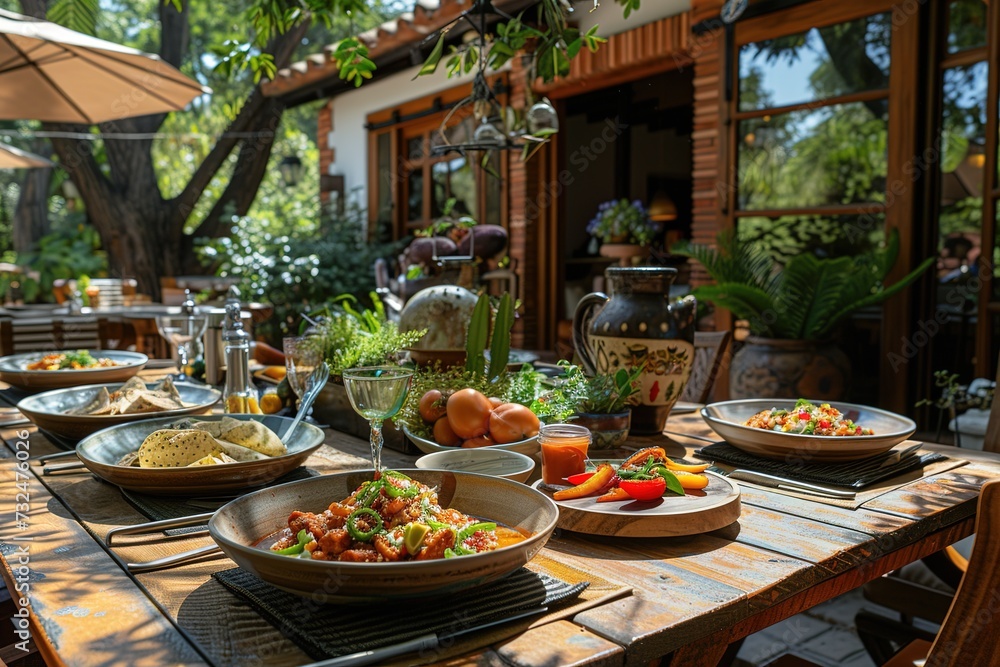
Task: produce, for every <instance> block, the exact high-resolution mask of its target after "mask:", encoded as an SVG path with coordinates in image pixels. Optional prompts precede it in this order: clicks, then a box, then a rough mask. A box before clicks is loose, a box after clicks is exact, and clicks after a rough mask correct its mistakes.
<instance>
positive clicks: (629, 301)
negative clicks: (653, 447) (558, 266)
mask: <svg viewBox="0 0 1000 667" xmlns="http://www.w3.org/2000/svg"><path fill="white" fill-rule="evenodd" d="M605 275H606V277H607V282H608V285H609V286H610V288H611V296H608V295H606V294H601V293H600V292H596V293H594V294H588V295H587V296H585V297H584V298H583V300H582V301H580V304H579V305H578V306H577V309H576V316H575V317H574V318H573V344H574V346H575V347H576V351H577V354H579V355H580V359H581V361H582V363H583V367H584V369H586V371H587V372H588V373H590V374H592V375H593V374H598V373H599V374H602V375H609V374H612V373H615V372H616V371H617V370H618V369H619V368H626V369H636V368H642V373H641V374H640V376H639V383H640V386H639V393H638V396H637V401H638V404H637V405H633V407H632V427H631V430H632V432H633V433H636V434H642V435H651V434H656V433H660V432H661V431H663V427H664V425H665V423H666V421H667V416H668V415H669V414H670V410H671V408H673V406H674V403H676V402H677V399H678V398H679V397H680V395H681V393H682V392H683V391H684V385H686V384H687V381H688V377H689V376H690V375H691V364H692V362H693V360H694V328H695V327H694V313H695V299H694V297H691V296H688V297H685V298H683V299H681V300H678V301H671V299H670V285H671V283H673V281H674V278H675V277H676V276H677V269H672V268H665V267H656V266H636V267H611V268H609V269H608V270H607V271H606V272H605Z"/></svg>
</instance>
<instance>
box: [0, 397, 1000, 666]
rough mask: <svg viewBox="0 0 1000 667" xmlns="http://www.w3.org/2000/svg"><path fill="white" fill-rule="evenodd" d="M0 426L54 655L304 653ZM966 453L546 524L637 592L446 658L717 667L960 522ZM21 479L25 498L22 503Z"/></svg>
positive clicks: (37, 618) (39, 619)
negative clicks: (619, 515)
mask: <svg viewBox="0 0 1000 667" xmlns="http://www.w3.org/2000/svg"><path fill="white" fill-rule="evenodd" d="M668 428H669V429H673V430H685V431H687V432H689V433H705V432H706V429H705V427H704V425H703V424H702V423H701V420H700V418H699V417H696V416H683V417H681V416H678V417H673V418H671V420H670V422H669V423H668ZM0 438H2V439H3V440H4V442H5V443H6V445H7V446H6V447H0V490H2V494H3V495H2V498H3V501H2V502H3V512H4V514H5V517H4V526H5V530H4V531H3V535H2V543H0V549H2V552H3V554H4V555H5V556H6V558H5V563H6V567H5V568H4V576H5V578H6V581H7V585H8V588H9V589H10V590H11V591H15V590H17V589H16V588H15V585H16V584H18V583H23V582H24V581H25V578H24V577H23V576H22V575H23V574H24V573H26V572H27V571H29V570H30V573H31V577H30V578H29V579H27V581H28V583H29V584H30V600H31V612H32V613H31V634H32V637H33V639H34V641H35V642H36V643H37V645H38V648H39V650H40V652H41V653H42V654H43V655H44V656H45V658H46V659H47V661H48V662H49V663H50V664H67V665H80V666H89V665H111V664H122V665H125V664H127V665H135V666H143V665H155V666H160V665H194V664H215V665H256V664H268V665H290V666H291V665H302V664H307V663H309V662H311V661H310V659H309V658H308V657H307V656H306V655H305V654H304V653H302V652H301V650H299V649H298V648H297V647H296V646H295V645H294V644H293V643H292V642H290V641H289V640H287V639H285V638H284V637H283V636H282V635H281V634H280V633H279V632H278V630H276V629H275V628H274V627H273V626H271V625H270V624H268V623H267V622H265V621H264V620H263V619H262V618H261V617H260V616H259V615H258V614H257V613H256V612H255V611H253V609H252V608H251V607H250V606H249V605H248V604H246V603H244V602H243V601H242V600H239V599H238V598H236V597H235V596H233V595H231V594H230V593H229V592H228V591H226V590H225V589H224V588H223V587H222V586H221V584H219V583H218V582H217V581H215V580H214V579H212V578H211V574H212V573H213V572H215V571H218V570H221V569H227V568H230V567H232V563H231V561H229V560H227V559H224V558H223V559H216V560H208V561H204V562H201V563H196V564H190V565H186V566H184V567H178V568H174V569H171V570H165V571H161V572H153V573H148V574H141V575H138V576H136V577H132V576H130V575H128V574H127V573H126V572H125V571H124V570H123V569H122V567H121V563H122V562H123V561H129V560H149V559H150V557H151V554H150V551H149V548H148V547H143V548H141V549H140V548H136V547H129V546H127V545H126V546H124V547H116V548H115V549H114V552H113V553H109V552H108V551H107V550H106V549H105V548H104V547H103V546H102V543H101V542H100V541H99V540H98V539H95V537H96V538H102V537H103V536H104V534H106V533H107V531H108V530H109V529H110V528H112V527H114V526H119V525H129V524H135V523H140V522H142V521H144V520H145V518H144V517H142V516H141V515H140V514H139V513H138V512H136V511H135V510H134V509H133V508H132V507H131V505H129V504H127V503H126V502H125V501H124V500H123V498H122V496H121V495H120V493H119V492H118V490H117V489H116V488H115V487H112V486H110V485H108V484H105V483H103V482H100V481H97V480H96V479H95V478H93V477H91V476H90V475H88V474H74V475H65V476H63V477H53V476H49V477H44V478H43V477H40V476H39V473H40V471H39V469H38V468H37V467H36V466H34V465H32V466H30V471H29V472H27V473H25V472H24V471H23V470H19V469H18V465H19V464H18V459H17V456H18V455H20V456H22V457H23V456H24V455H23V454H20V452H24V451H29V452H30V455H31V456H32V457H37V456H39V455H43V454H46V453H49V452H52V451H55V449H54V447H53V446H52V445H51V444H50V443H49V442H48V441H47V440H46V439H45V438H44V436H43V435H41V434H39V433H35V432H34V431H33V429H31V428H28V429H25V428H23V427H22V428H20V429H18V428H12V429H5V430H0ZM659 441H660V442H661V444H663V445H665V446H667V447H668V448H669V453H670V454H671V455H678V456H680V455H684V454H686V453H688V452H689V450H687V449H686V448H685V447H684V446H682V445H680V444H678V443H675V442H671V441H670V440H668V439H667V438H665V437H663V438H660V439H659ZM25 442H27V443H28V444H27V445H25V444H22V443H25ZM367 448H368V445H367V443H365V442H362V441H361V440H358V439H356V438H353V437H350V436H345V435H342V434H339V433H336V432H330V433H329V435H328V437H327V440H326V444H325V446H323V447H322V448H321V449H320V450H319V451H318V452H317V453H316V454H315V455H314V456H313V457H312V458H311V459H310V460H309V462H308V465H309V466H310V467H312V468H314V469H316V470H318V471H320V472H331V471H335V470H343V469H347V468H361V467H366V466H367V460H368V459H367V456H368V454H367ZM941 449H942V450H946V451H947V452H950V453H952V454H954V453H955V450H953V449H951V448H947V447H942V448H941ZM959 451H960V453H961V456H962V457H963V458H965V459H967V460H969V463H968V465H964V466H962V467H960V468H956V469H954V470H951V471H948V472H945V473H941V474H938V475H935V476H933V477H931V478H926V479H923V480H920V481H918V482H914V483H911V484H909V485H907V486H904V487H901V488H899V489H897V490H895V491H891V492H889V493H887V494H885V495H883V496H880V497H878V498H877V499H875V500H872V501H870V502H868V503H866V505H865V506H863V507H861V508H859V509H857V510H849V509H843V508H838V507H832V506H830V505H824V504H819V503H816V502H812V501H808V500H802V499H799V498H793V497H790V496H787V495H782V494H779V493H776V492H771V491H765V490H758V489H751V488H748V487H745V488H744V490H743V514H742V517H741V519H740V521H739V522H738V524H734V525H733V526H730V527H728V528H725V529H722V530H719V531H715V532H713V533H709V534H705V535H699V536H694V537H689V538H670V539H629V540H625V539H610V538H592V537H588V536H583V535H575V534H570V533H567V532H559V531H557V533H556V534H555V535H554V536H553V538H552V539H551V540H550V542H549V543H548V545H547V546H546V548H545V549H544V550H543V551H542V553H541V556H542V557H543V558H547V559H551V560H552V561H556V562H558V563H561V564H564V565H567V566H570V567H573V568H576V569H578V570H583V571H586V572H589V573H592V574H593V575H594V576H597V577H600V578H602V579H604V580H606V581H609V582H616V583H620V584H621V585H623V586H628V587H632V588H633V589H634V594H633V595H631V596H629V597H625V598H622V599H617V600H615V601H612V602H608V603H606V604H602V605H600V606H597V607H596V608H593V609H590V610H587V611H584V612H582V613H579V614H577V615H575V616H573V617H572V618H569V619H566V620H560V621H556V622H553V623H549V624H547V625H543V626H541V627H538V628H534V629H531V630H528V631H526V632H524V633H522V634H520V635H519V636H516V637H513V638H511V639H509V640H506V641H502V642H499V643H495V644H494V645H492V646H486V647H482V648H480V649H478V650H476V651H474V652H472V653H469V654H466V655H464V656H461V657H457V658H451V659H449V660H446V661H445V662H443V663H441V664H448V665H455V664H468V663H475V664H482V665H499V664H516V665H569V664H587V665H620V664H623V663H625V662H626V661H627V662H628V664H646V663H648V662H650V661H652V660H655V659H658V658H661V657H663V656H666V658H665V659H664V661H663V664H669V665H684V666H685V667H691V666H697V665H714V664H716V663H717V662H718V661H719V659H720V658H721V657H722V655H723V654H724V652H725V651H726V648H727V646H728V645H729V644H730V643H731V642H734V641H736V640H739V639H741V638H742V637H746V636H747V635H749V634H751V633H753V632H756V631H758V630H761V629H763V628H766V627H768V626H770V625H772V624H774V623H777V622H779V621H781V620H783V619H785V618H788V617H790V616H792V615H794V614H797V613H799V612H801V611H803V610H805V609H808V608H810V607H812V606H814V605H816V604H819V603H821V602H823V601H825V600H828V599H830V598H832V597H835V596H837V595H840V594H842V593H845V592H847V591H849V590H851V589H854V588H857V587H858V586H860V585H862V584H863V583H864V582H866V581H868V580H871V579H873V578H875V577H878V576H880V575H881V574H883V573H885V572H888V571H890V570H893V569H895V568H898V567H901V566H902V565H904V564H906V563H910V562H912V561H915V560H917V559H919V558H921V557H923V556H926V555H928V554H930V553H933V552H935V551H937V550H939V549H941V548H943V547H944V546H946V545H948V544H951V543H953V542H956V541H958V540H959V539H961V538H963V537H965V536H967V535H969V534H970V533H971V532H972V530H973V522H974V514H975V509H976V501H977V498H978V494H979V489H980V487H981V486H982V484H983V483H985V482H986V481H987V480H989V479H991V478H994V477H996V476H997V475H998V474H1000V457H996V456H993V455H988V454H981V453H976V452H967V451H964V450H959ZM413 458H414V457H409V456H405V455H402V454H399V453H397V452H392V451H389V450H386V451H385V453H384V454H383V460H384V462H385V464H386V465H388V466H399V467H402V466H407V465H409V464H411V462H412V461H413ZM22 467H23V466H22ZM19 492H20V493H26V494H27V495H28V497H27V498H25V497H23V496H22V497H21V498H18V497H17V494H18V493H19ZM17 502H22V503H23V504H27V505H28V507H27V508H25V507H20V508H17V509H18V511H21V515H19V516H18V517H17V520H18V521H19V522H21V523H20V524H18V523H15V517H14V511H15V503H17ZM25 509H27V511H23V510H25ZM199 511H204V510H198V509H192V513H197V512H199ZM208 543H209V538H207V537H196V538H190V537H187V538H185V537H180V538H174V539H171V540H169V541H168V542H167V543H166V546H165V547H164V548H165V549H166V550H167V551H166V553H174V552H179V551H182V550H186V549H190V548H194V547H198V546H203V545H205V544H208ZM19 548H21V549H25V548H26V549H27V550H28V554H29V559H28V564H27V565H26V566H25V567H27V570H20V569H19V568H20V567H21V566H22V565H23V564H19V563H18V553H19V552H18V549H19ZM20 553H24V551H21V552H20ZM157 555H160V554H157ZM17 597H18V595H16V594H15V595H14V598H15V600H16V599H17Z"/></svg>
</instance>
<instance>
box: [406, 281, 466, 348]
mask: <svg viewBox="0 0 1000 667" xmlns="http://www.w3.org/2000/svg"><path fill="white" fill-rule="evenodd" d="M476 301H478V298H477V297H476V295H475V294H473V293H472V292H470V291H469V290H467V289H465V288H464V287H458V286H457V285H438V286H435V287H428V288H427V289H424V290H420V291H419V292H417V293H416V294H414V295H413V297H412V298H411V299H410V300H409V301H407V302H406V306H405V307H404V308H403V312H402V313H400V315H399V330H400V331H414V330H420V329H427V334H426V335H425V336H424V337H423V338H421V339H420V340H419V341H418V342H417V343H416V345H414V346H413V347H414V349H418V350H464V349H465V337H466V334H467V332H468V330H469V322H470V321H471V320H472V311H473V310H475V308H476Z"/></svg>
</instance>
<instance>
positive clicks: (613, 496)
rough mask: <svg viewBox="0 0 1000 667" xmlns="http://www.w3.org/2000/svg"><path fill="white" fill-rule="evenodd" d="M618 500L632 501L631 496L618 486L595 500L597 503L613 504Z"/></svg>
mask: <svg viewBox="0 0 1000 667" xmlns="http://www.w3.org/2000/svg"><path fill="white" fill-rule="evenodd" d="M618 500H632V496H630V495H629V494H627V493H625V489H623V488H621V487H620V486H616V487H614V488H613V489H611V490H610V491H608V492H607V493H605V494H604V495H603V496H601V497H599V498H598V499H597V502H599V503H613V502H615V501H618Z"/></svg>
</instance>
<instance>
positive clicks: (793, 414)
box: [701, 398, 917, 461]
mask: <svg viewBox="0 0 1000 667" xmlns="http://www.w3.org/2000/svg"><path fill="white" fill-rule="evenodd" d="M701 416H702V417H703V418H704V419H705V421H706V422H707V423H708V425H709V426H711V427H712V429H713V430H714V431H715V432H716V433H718V434H719V435H720V436H721V437H722V438H723V439H725V441H726V442H728V443H729V444H731V445H732V446H733V447H736V448H738V449H742V450H744V451H746V452H749V453H751V454H756V455H758V456H763V457H766V458H772V459H783V460H785V459H789V458H797V459H799V460H805V461H808V460H816V461H854V460H858V459H863V458H867V457H870V456H875V455H877V454H881V453H883V452H885V451H888V450H889V449H891V448H892V447H894V446H895V445H897V444H899V443H900V442H902V441H903V440H906V439H907V438H909V437H910V436H911V435H913V432H914V431H916V428H917V425H916V424H915V423H914V422H913V420H911V419H908V418H906V417H903V416H901V415H897V414H894V413H892V412H888V411H886V410H880V409H878V408H872V407H868V406H865V405H856V404H854V403H840V402H837V401H833V402H830V401H822V400H812V399H804V398H800V399H799V400H797V401H791V400H787V399H786V400H782V399H772V398H768V399H749V400H738V401H723V402H721V403H712V404H710V405H706V406H705V407H704V408H702V410H701Z"/></svg>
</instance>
